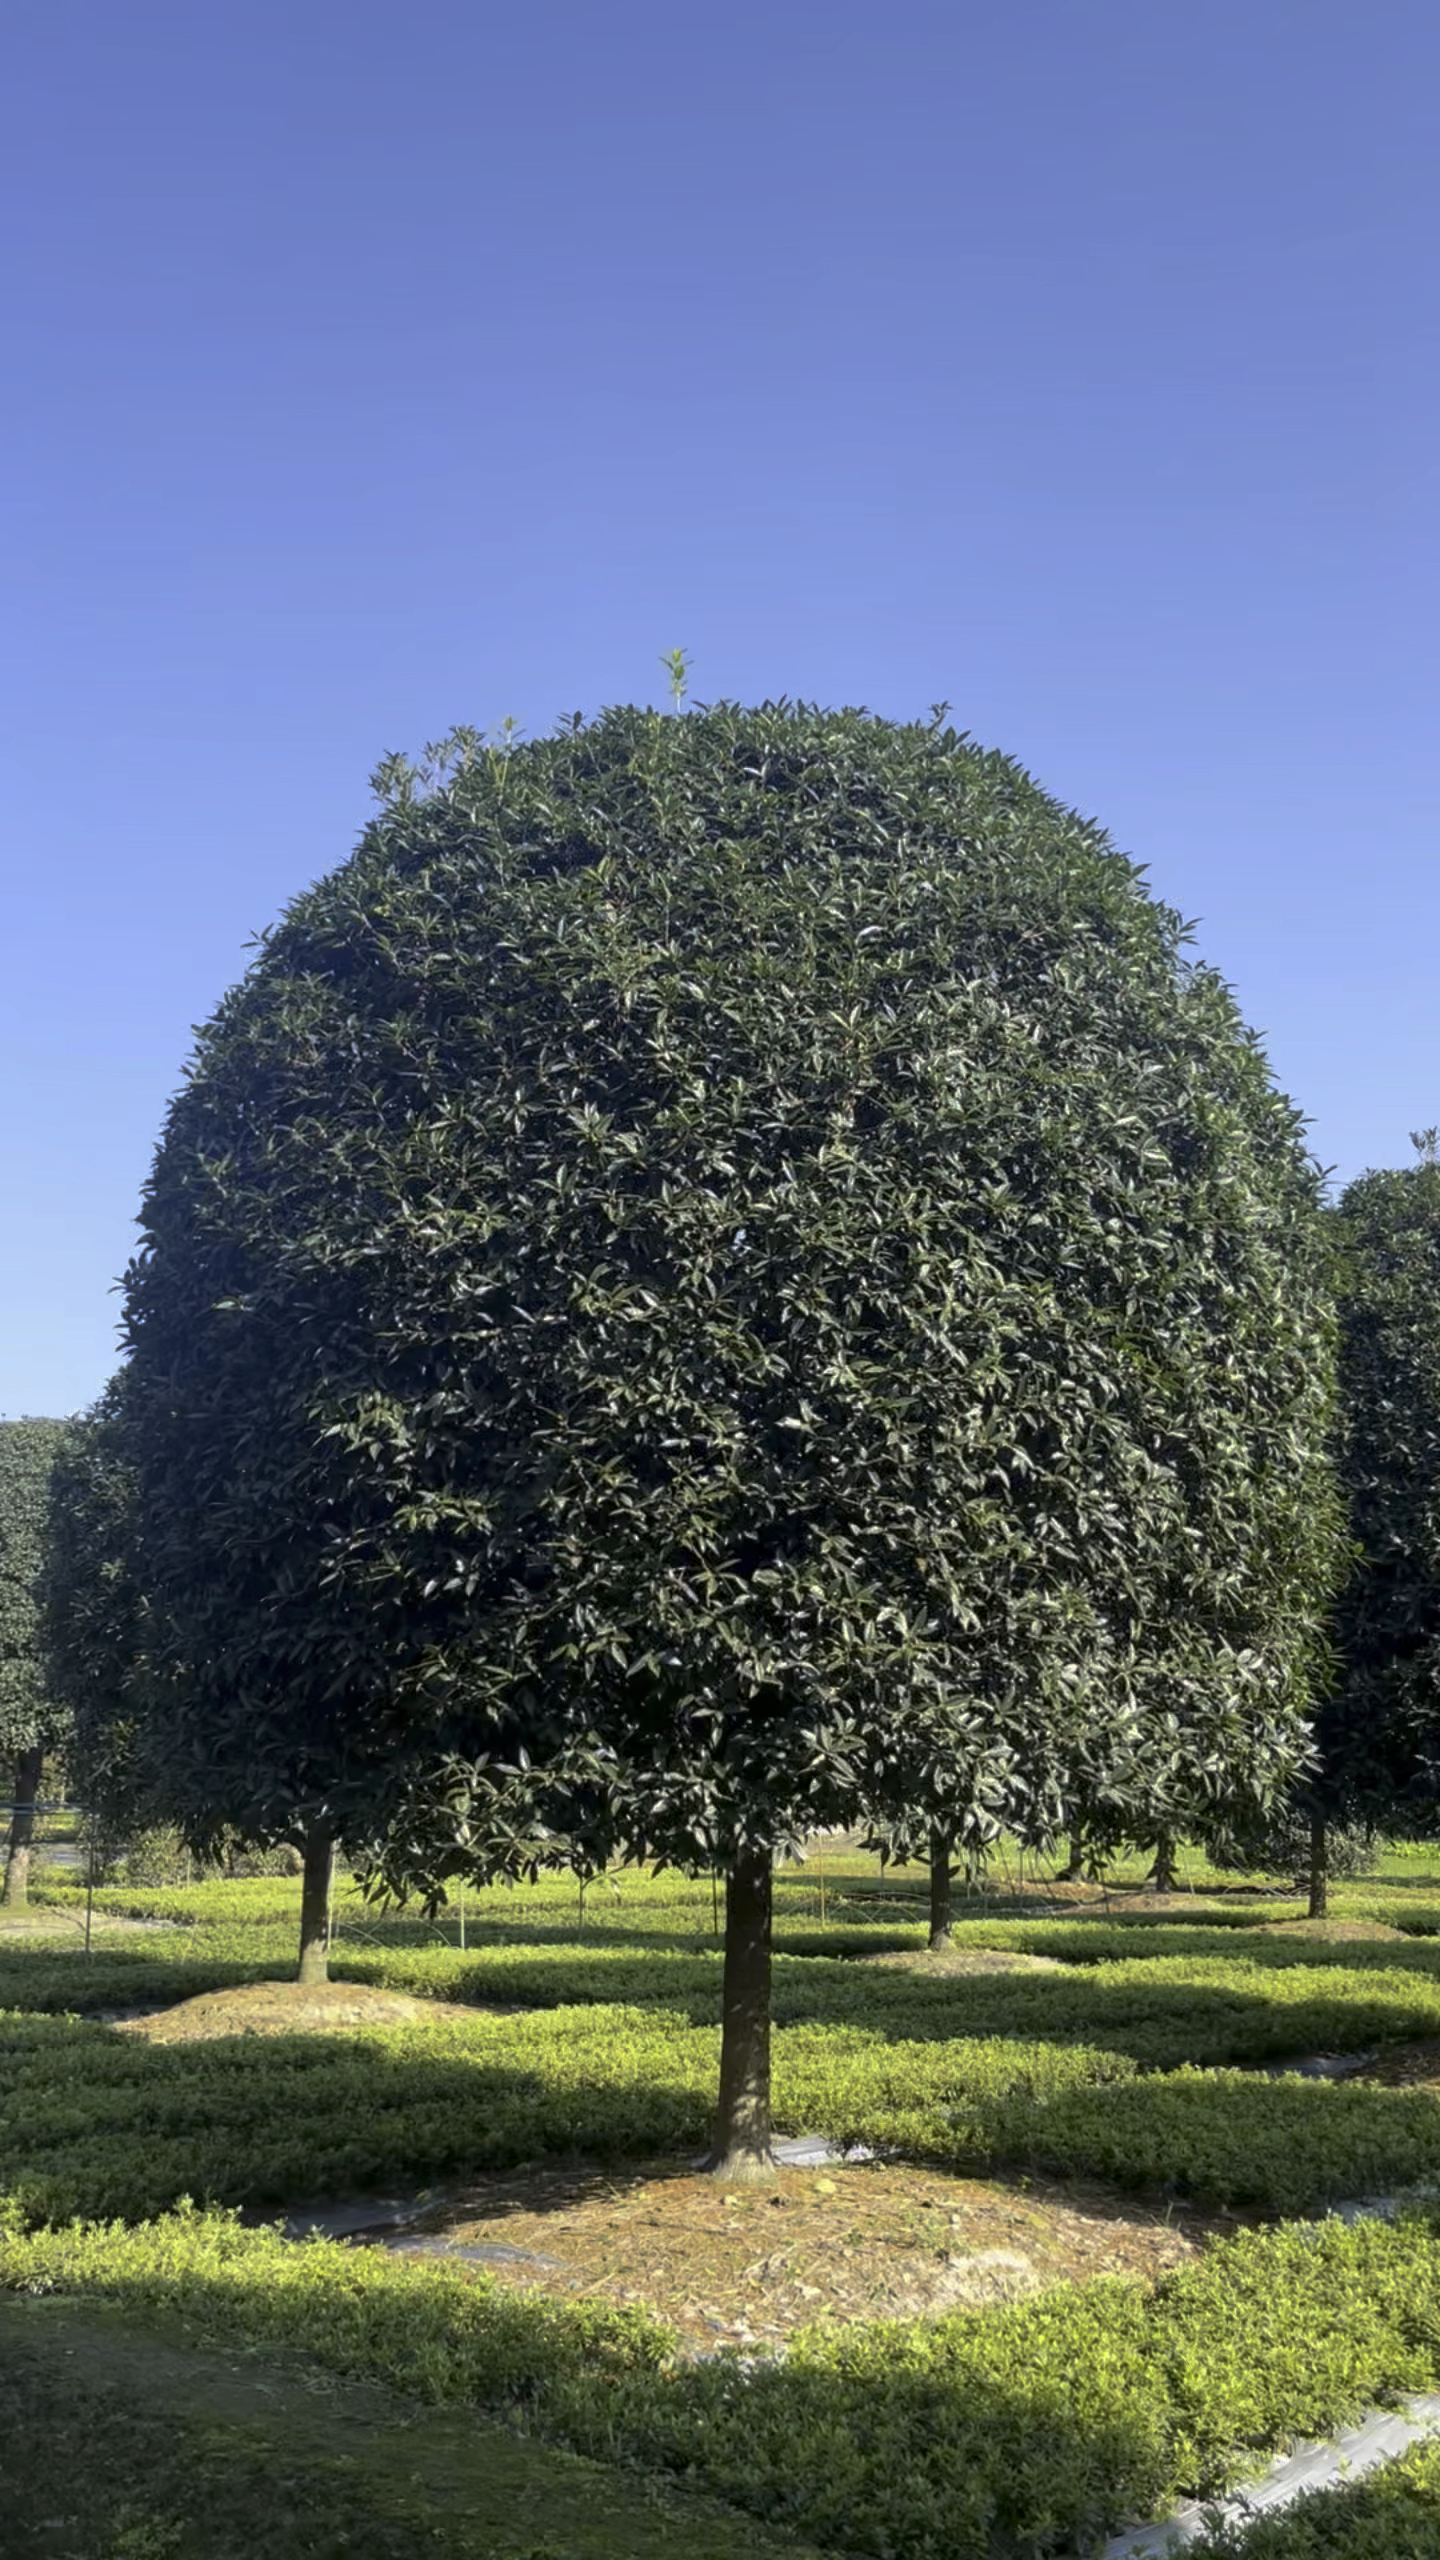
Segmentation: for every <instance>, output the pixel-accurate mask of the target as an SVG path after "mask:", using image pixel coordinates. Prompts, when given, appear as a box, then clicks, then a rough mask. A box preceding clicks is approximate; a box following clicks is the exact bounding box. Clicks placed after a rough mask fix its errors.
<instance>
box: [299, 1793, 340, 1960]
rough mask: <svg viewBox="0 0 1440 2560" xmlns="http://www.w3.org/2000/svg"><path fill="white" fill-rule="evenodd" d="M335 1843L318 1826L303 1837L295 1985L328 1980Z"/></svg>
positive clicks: (328, 1834)
mask: <svg viewBox="0 0 1440 2560" xmlns="http://www.w3.org/2000/svg"><path fill="white" fill-rule="evenodd" d="M334 1858H335V1843H334V1841H333V1839H332V1838H331V1836H330V1833H329V1832H328V1831H326V1830H324V1829H323V1828H321V1827H320V1826H319V1825H317V1826H316V1827H315V1828H314V1829H313V1830H310V1831H307V1832H306V1834H305V1869H304V1876H305V1880H304V1883H303V1884H302V1885H301V1887H300V1963H299V1968H298V1970H297V1972H296V1976H295V1979H296V1981H297V1982H328V1981H329V1979H330V1874H331V1869H332V1866H333V1864H334Z"/></svg>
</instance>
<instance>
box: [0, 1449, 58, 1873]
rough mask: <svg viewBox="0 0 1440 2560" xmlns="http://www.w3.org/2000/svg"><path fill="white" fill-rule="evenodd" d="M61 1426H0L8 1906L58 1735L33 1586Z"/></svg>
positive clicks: (0, 1642) (0, 1644)
mask: <svg viewBox="0 0 1440 2560" xmlns="http://www.w3.org/2000/svg"><path fill="white" fill-rule="evenodd" d="M66 1427H67V1426H66V1425H65V1424H64V1423H63V1422H53V1421H46V1420H42V1419H40V1418H38V1417H30V1418H27V1419H25V1420H22V1421H19V1422H0V1766H3V1767H4V1768H5V1769H6V1770H7V1771H8V1772H9V1774H10V1780H11V1785H12V1788H13V1791H14V1792H13V1796H12V1800H11V1814H10V1826H9V1831H10V1836H9V1846H8V1850H7V1855H6V1861H5V1885H4V1893H3V1899H4V1901H5V1902H6V1903H8V1904H11V1905H14V1904H20V1903H23V1902H24V1901H25V1900H26V1898H27V1894H28V1891H29V1881H30V1851H31V1843H32V1841H33V1839H34V1836H35V1805H36V1800H37V1798H38V1796H39V1793H40V1773H41V1770H42V1768H43V1766H44V1761H45V1754H46V1752H47V1751H51V1750H53V1749H54V1748H55V1746H56V1744H57V1743H59V1742H60V1741H61V1740H62V1739H63V1736H64V1730H65V1718H64V1713H63V1710H62V1709H61V1708H60V1707H59V1706H58V1705H57V1702H56V1700H55V1699H54V1697H53V1696H52V1695H51V1693H50V1691H49V1688H48V1685H47V1682H46V1679H45V1670H44V1662H43V1657H42V1653H41V1646H40V1619H39V1590H38V1583H39V1576H40V1572H41V1567H42V1564H43V1561H44V1550H45V1526H46V1517H47V1505H48V1499H49V1483H50V1476H51V1471H52V1469H53V1468H54V1465H55V1461H56V1458H57V1456H58V1455H59V1452H60V1450H61V1449H62V1447H63V1445H64V1441H65V1435H66Z"/></svg>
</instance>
